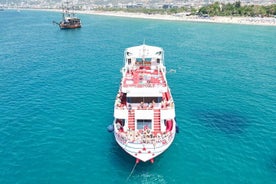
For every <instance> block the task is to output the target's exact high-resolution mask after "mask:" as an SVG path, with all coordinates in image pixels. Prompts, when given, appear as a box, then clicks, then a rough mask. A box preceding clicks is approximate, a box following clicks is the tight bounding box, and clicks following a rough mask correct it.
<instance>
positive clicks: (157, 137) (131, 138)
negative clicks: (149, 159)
mask: <svg viewBox="0 0 276 184" xmlns="http://www.w3.org/2000/svg"><path fill="white" fill-rule="evenodd" d="M174 133H175V128H173V129H172V130H171V131H166V132H163V133H152V132H150V131H147V130H143V131H141V130H137V131H134V130H128V131H126V132H119V131H118V132H116V133H115V136H116V138H117V140H118V141H119V142H120V143H121V144H123V145H128V144H132V145H135V144H137V145H141V144H144V145H153V147H154V148H157V147H162V146H164V145H167V144H169V143H170V142H171V141H172V139H173V138H174ZM132 147H133V146H132Z"/></svg>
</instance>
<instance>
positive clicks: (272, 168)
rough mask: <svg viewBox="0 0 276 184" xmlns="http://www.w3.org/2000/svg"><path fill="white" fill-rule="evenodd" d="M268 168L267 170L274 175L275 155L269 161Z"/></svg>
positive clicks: (275, 167) (275, 170) (275, 169)
mask: <svg viewBox="0 0 276 184" xmlns="http://www.w3.org/2000/svg"><path fill="white" fill-rule="evenodd" d="M268 168H269V170H272V172H274V173H275V174H276V155H275V156H274V157H271V158H270V159H269V161H268Z"/></svg>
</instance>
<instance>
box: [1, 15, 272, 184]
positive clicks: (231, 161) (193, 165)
mask: <svg viewBox="0 0 276 184" xmlns="http://www.w3.org/2000/svg"><path fill="white" fill-rule="evenodd" d="M79 17H80V18H81V19H82V22H83V28H81V29H77V30H60V29H59V28H58V26H57V25H53V24H52V21H53V20H55V21H59V20H60V18H61V15H60V13H58V12H43V11H26V10H21V11H20V12H17V11H15V10H14V11H13V10H5V11H3V12H0V25H1V26H0V45H1V47H0V183H1V184H15V183H17V184H44V183H45V184H46V183H47V184H61V183H64V184H76V183H78V184H79V183H81V184H84V183H88V184H98V183H100V184H105V183H108V184H109V183H137V184H138V183H142V184H147V183H154V184H156V183H158V184H159V183H160V184H171V183H177V184H178V183H181V184H182V183H194V184H200V183H204V184H206V183H208V184H209V183H210V184H218V183H219V184H222V183H224V184H233V183H242V184H251V183H254V184H259V183H260V184H274V183H276V44H275V43H276V27H267V26H249V25H231V24H208V23H191V22H177V21H162V20H144V19H130V18H119V17H108V16H95V15H84V14H82V15H79ZM144 40H145V42H146V44H148V45H154V46H160V47H163V49H164V50H165V62H166V63H165V64H166V66H167V70H168V71H169V72H168V74H167V79H168V82H169V85H170V88H171V90H172V94H173V97H174V100H175V105H176V113H177V122H178V126H179V129H180V133H179V134H177V135H176V138H175V140H174V142H173V144H172V145H171V147H170V148H169V149H168V150H167V151H166V152H165V153H164V154H162V155H161V156H159V157H157V158H156V159H155V162H154V164H151V163H139V164H138V165H137V166H136V168H135V170H134V172H133V174H132V175H131V176H130V177H129V175H130V172H131V170H132V168H133V166H134V164H135V159H134V158H132V157H130V156H129V155H127V154H126V153H125V152H124V151H123V150H122V149H121V148H120V147H119V146H118V145H117V144H116V142H115V140H114V137H113V134H112V133H109V132H108V131H107V126H108V125H109V124H111V123H112V121H113V104H114V99H115V96H116V93H117V91H118V87H119V84H120V78H121V73H120V69H121V67H122V65H123V52H124V49H125V48H126V47H130V46H135V45H140V44H142V43H143V42H144ZM128 177H129V179H128V180H127V178H128Z"/></svg>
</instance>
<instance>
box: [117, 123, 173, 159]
mask: <svg viewBox="0 0 276 184" xmlns="http://www.w3.org/2000/svg"><path fill="white" fill-rule="evenodd" d="M175 134H176V122H174V123H173V127H172V130H171V131H170V132H165V133H164V134H162V135H161V136H160V137H158V136H154V137H153V138H151V140H150V141H149V142H147V140H146V138H145V139H143V138H142V139H139V138H138V139H137V140H135V139H129V135H128V133H122V132H119V131H116V130H115V131H114V136H115V139H116V142H117V143H118V145H119V146H120V147H121V148H122V149H123V150H124V151H125V152H127V153H128V154H129V155H131V156H132V157H134V158H136V159H138V160H141V161H143V162H147V161H150V160H152V159H153V158H155V157H157V156H159V155H161V154H162V153H163V152H165V151H166V150H167V149H168V148H169V147H170V145H171V144H172V143H173V140H174V138H175ZM141 135H142V137H145V136H144V135H143V134H142V133H141Z"/></svg>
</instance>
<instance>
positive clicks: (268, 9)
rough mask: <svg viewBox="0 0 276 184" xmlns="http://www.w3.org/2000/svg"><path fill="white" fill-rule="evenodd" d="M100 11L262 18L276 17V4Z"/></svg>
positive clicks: (222, 4) (107, 9)
mask: <svg viewBox="0 0 276 184" xmlns="http://www.w3.org/2000/svg"><path fill="white" fill-rule="evenodd" d="M98 10H104V11H124V12H131V13H145V14H162V15H164V14H168V15H173V14H177V13H183V12H190V13H191V14H192V15H199V16H202V15H208V16H250V17H255V16H261V17H272V16H276V4H273V5H270V6H260V5H245V6H242V4H241V2H240V1H237V2H235V3H232V4H231V3H226V4H224V3H220V2H215V3H213V4H211V5H207V6H203V7H201V8H199V9H196V8H186V7H166V8H165V7H163V8H145V7H132V8H100V9H98Z"/></svg>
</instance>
